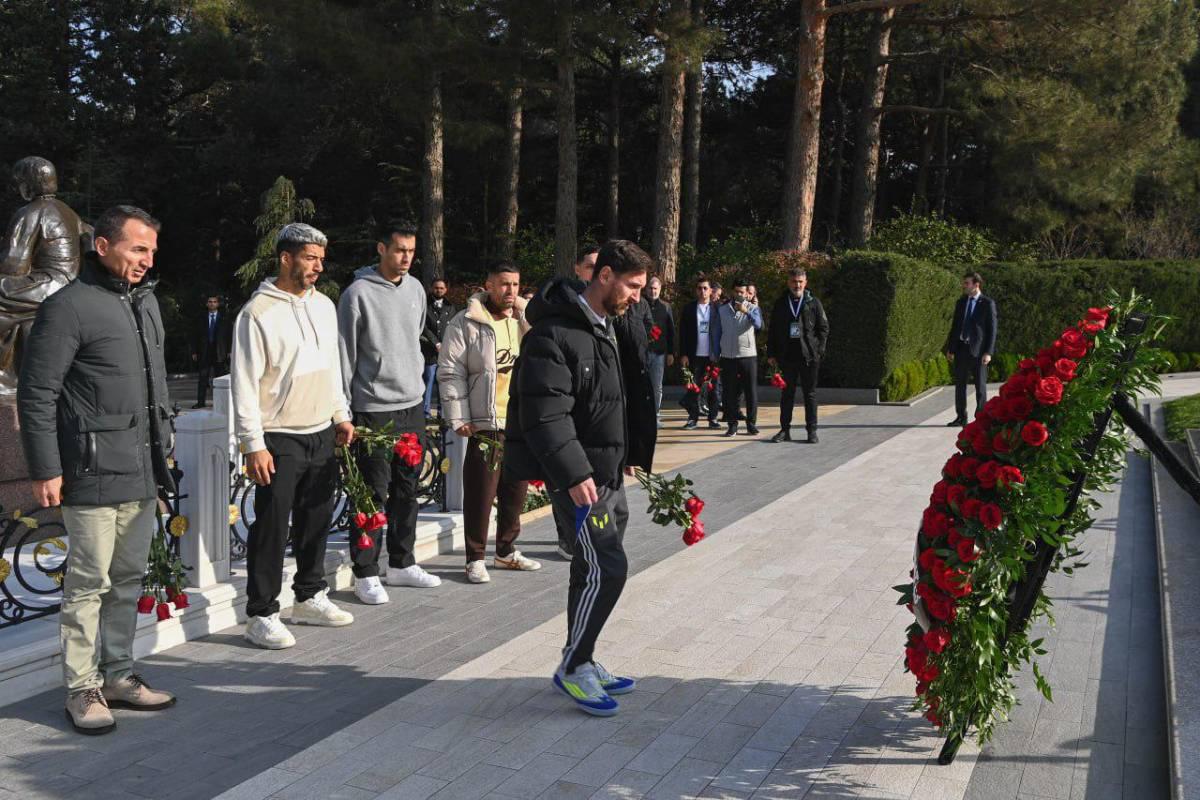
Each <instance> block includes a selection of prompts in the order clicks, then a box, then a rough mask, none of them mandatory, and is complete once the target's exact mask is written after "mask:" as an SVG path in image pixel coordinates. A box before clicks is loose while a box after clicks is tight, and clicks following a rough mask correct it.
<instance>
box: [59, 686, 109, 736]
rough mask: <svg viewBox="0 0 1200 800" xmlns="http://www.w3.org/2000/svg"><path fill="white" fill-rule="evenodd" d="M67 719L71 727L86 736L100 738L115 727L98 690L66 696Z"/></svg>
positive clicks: (83, 691)
mask: <svg viewBox="0 0 1200 800" xmlns="http://www.w3.org/2000/svg"><path fill="white" fill-rule="evenodd" d="M67 719H69V720H71V727H73V728H74V729H75V730H77V731H79V732H80V733H83V734H86V735H88V736H100V735H102V734H105V733H109V732H110V731H112V729H113V728H115V727H117V722H116V720H114V719H113V715H112V712H111V711H109V710H108V704H107V703H106V702H104V695H103V694H102V693H101V692H100V690H99V689H84V690H82V691H79V692H73V693H71V694H69V695H67Z"/></svg>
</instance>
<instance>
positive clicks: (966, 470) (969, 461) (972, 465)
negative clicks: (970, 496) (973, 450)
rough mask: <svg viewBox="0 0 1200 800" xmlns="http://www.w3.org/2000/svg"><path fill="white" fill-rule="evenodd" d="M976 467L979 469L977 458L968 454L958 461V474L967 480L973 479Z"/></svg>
mask: <svg viewBox="0 0 1200 800" xmlns="http://www.w3.org/2000/svg"><path fill="white" fill-rule="evenodd" d="M977 469H979V459H978V458H971V457H970V456H968V457H966V458H964V459H963V460H962V461H961V462H960V463H959V474H961V475H962V476H963V477H964V478H966V479H967V480H971V481H973V480H975V470H977Z"/></svg>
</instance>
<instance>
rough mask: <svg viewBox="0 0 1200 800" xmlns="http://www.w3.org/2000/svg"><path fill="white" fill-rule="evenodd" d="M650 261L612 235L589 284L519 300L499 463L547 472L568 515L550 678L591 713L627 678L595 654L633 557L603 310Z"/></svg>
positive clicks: (614, 368)
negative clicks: (563, 631) (565, 568)
mask: <svg viewBox="0 0 1200 800" xmlns="http://www.w3.org/2000/svg"><path fill="white" fill-rule="evenodd" d="M652 263H653V262H652V261H651V260H650V257H649V256H648V255H646V253H645V252H643V251H642V250H641V249H640V248H639V247H638V246H637V245H635V244H633V243H632V242H628V241H625V240H614V241H611V242H608V243H606V244H605V245H604V246H603V247H602V248H601V249H600V254H599V257H598V258H597V260H596V268H595V272H594V273H593V277H592V281H591V283H589V284H588V285H587V287H586V288H582V284H580V283H579V282H578V281H575V280H573V279H558V280H554V281H551V282H550V283H547V284H546V285H545V286H543V287H542V289H541V291H540V293H539V296H538V297H537V298H535V299H534V301H533V302H531V303H530V304H529V306H528V308H527V309H526V319H528V320H529V322H530V323H531V324H532V325H533V328H532V330H530V332H529V333H528V334H527V335H526V336H525V339H524V340H522V342H521V356H520V358H518V359H517V365H516V368H515V370H514V372H513V379H512V380H513V386H514V387H515V389H514V391H513V392H512V397H511V399H510V400H509V405H508V429H507V431H506V437H505V438H506V442H505V447H504V469H505V470H507V471H509V473H510V479H512V480H544V481H545V482H546V483H547V485H548V487H549V489H550V500H551V502H552V503H553V504H554V505H555V507H556V511H558V512H560V513H561V512H563V511H566V512H567V513H569V514H571V515H572V516H573V517H574V519H575V530H576V546H575V548H574V555H573V558H572V560H571V585H570V591H569V594H568V599H567V621H568V636H567V644H566V647H564V648H563V660H562V663H561V664H560V665H559V668H558V671H557V672H556V673H555V675H554V685H555V686H557V687H558V688H559V689H560V690H561V691H562V692H563V693H564V694H566V695H567V696H568V697H570V698H571V699H572V700H574V701H575V703H576V704H577V705H578V706H579V707H580V708H581V709H582V710H583V711H585V712H587V713H589V714H594V715H597V716H611V715H612V714H615V713H616V711H617V702H616V701H615V700H613V699H612V697H611V695H613V694H621V693H623V692H629V691H632V689H633V686H634V682H633V681H632V680H631V679H629V678H620V677H616V676H614V675H611V674H609V673H608V671H607V670H605V669H604V668H603V667H601V666H599V665H598V664H596V663H595V662H594V661H592V651H593V649H594V648H595V644H596V638H597V637H598V636H599V635H600V631H601V629H602V628H603V627H604V623H605V621H606V620H607V619H608V616H609V614H611V613H612V610H613V608H614V607H615V606H616V604H617V599H618V598H619V597H620V595H621V590H622V588H623V587H624V586H625V576H626V573H627V572H628V569H629V565H628V562H627V561H626V559H625V551H624V549H623V547H622V539H623V537H624V534H625V523H626V522H627V520H628V519H629V506H628V504H627V503H626V501H625V489H624V486H623V476H624V472H625V468H626V466H627V464H628V463H629V445H628V437H629V420H628V419H627V414H626V398H625V385H624V378H623V376H622V370H621V356H620V354H619V352H618V345H617V338H616V333H615V331H614V328H613V323H612V321H611V320H610V319H609V318H610V317H619V316H621V315H622V314H623V313H625V311H626V309H627V308H628V307H629V306H630V304H631V303H632V302H634V300H635V298H637V297H638V294H639V292H640V291H641V290H642V288H643V287H645V285H646V278H647V273H648V272H649V270H650V267H651V266H652Z"/></svg>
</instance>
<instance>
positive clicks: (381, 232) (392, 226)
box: [375, 219, 417, 244]
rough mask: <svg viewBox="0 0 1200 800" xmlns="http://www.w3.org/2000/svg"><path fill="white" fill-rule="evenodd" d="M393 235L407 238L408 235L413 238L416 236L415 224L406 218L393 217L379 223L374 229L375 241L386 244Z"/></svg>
mask: <svg viewBox="0 0 1200 800" xmlns="http://www.w3.org/2000/svg"><path fill="white" fill-rule="evenodd" d="M393 236H399V237H401V238H404V239H407V238H408V237H409V236H411V237H413V238H414V239H415V238H416V236H417V226H416V225H415V224H413V223H412V222H409V221H408V220H406V219H393V220H388V221H387V222H385V223H383V224H382V225H380V226H379V227H378V228H376V230H375V239H376V241H380V242H383V243H384V244H388V243H389V242H391V241H392V237H393Z"/></svg>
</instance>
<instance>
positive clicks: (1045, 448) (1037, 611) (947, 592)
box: [896, 296, 1161, 741]
mask: <svg viewBox="0 0 1200 800" xmlns="http://www.w3.org/2000/svg"><path fill="white" fill-rule="evenodd" d="M1113 299H1114V301H1116V300H1117V298H1116V297H1115V296H1114V298H1113ZM1113 305H1118V304H1117V303H1116V302H1114V304H1113ZM1145 305H1146V304H1145V303H1144V302H1143V301H1141V300H1140V299H1139V298H1138V297H1136V296H1133V297H1131V298H1129V300H1127V301H1124V302H1121V303H1120V304H1119V306H1118V307H1115V308H1114V307H1112V306H1109V307H1103V308H1101V307H1097V308H1091V309H1088V312H1087V315H1086V316H1085V317H1084V319H1082V320H1080V321H1079V322H1078V323H1077V324H1075V325H1072V326H1071V327H1069V328H1067V329H1066V330H1064V331H1063V332H1062V334H1061V335H1060V336H1059V337H1058V339H1057V340H1056V341H1055V342H1054V344H1053V345H1052V346H1050V347H1047V348H1043V349H1042V350H1041V351H1039V352H1038V353H1037V355H1036V356H1035V357H1032V358H1026V359H1022V360H1021V362H1020V364H1019V365H1018V369H1017V371H1016V372H1015V373H1014V374H1013V375H1012V376H1011V377H1010V378H1009V379H1008V380H1007V381H1006V382H1005V384H1004V386H1002V387H1001V389H1000V393H999V396H998V397H994V398H992V399H991V400H989V401H988V402H987V403H986V404H985V405H984V407H983V408H982V409H981V410H980V411H979V412H977V414H976V416H975V419H974V420H973V421H971V422H970V423H969V424H968V425H967V426H965V427H964V428H963V430H962V431H961V432H960V434H959V436H958V439H957V449H958V451H959V452H957V453H955V454H954V455H952V456H951V457H950V458H949V460H947V461H946V464H945V466H944V467H943V468H942V475H941V480H939V481H938V482H937V483H936V484H935V485H934V487H933V490H932V492H931V494H930V502H929V506H928V508H926V510H925V512H924V514H923V515H922V520H921V526H920V530H919V532H918V535H917V547H916V553H915V559H914V561H915V563H914V565H913V573H912V577H913V582H912V583H911V584H904V585H901V586H898V587H896V588H897V590H898V591H899V592H900V593H901V599H900V602H901V603H904V604H908V605H909V607H910V608H912V610H913V612H914V614H915V615H916V617H917V620H916V622H914V623H913V624H912V625H911V626H910V627H909V629H908V633H907V641H906V642H905V665H906V666H907V668H908V669H909V671H910V672H912V673H913V675H914V677H915V678H916V681H917V701H916V706H917V708H919V709H921V710H922V711H923V712H924V714H925V716H926V718H927V719H929V720H930V721H931V722H933V723H934V724H935V725H938V726H939V727H942V728H943V729H944V730H945V731H946V732H947V733H948V734H949V735H951V736H952V737H958V738H962V737H964V736H965V735H966V733H967V728H968V726H969V725H971V724H972V723H974V724H975V725H976V726H977V729H978V736H979V738H980V740H981V741H986V740H987V739H988V738H989V736H990V735H991V733H992V731H993V729H994V726H995V724H996V722H997V721H998V720H999V719H1003V718H1004V717H1005V716H1006V715H1007V713H1008V712H1009V711H1010V710H1011V709H1012V706H1013V704H1014V702H1015V694H1014V684H1013V676H1014V674H1015V673H1016V671H1017V669H1018V668H1019V666H1020V664H1021V663H1024V662H1029V661H1031V660H1032V659H1033V658H1034V656H1035V655H1040V654H1042V653H1044V651H1043V650H1042V649H1041V640H1036V641H1030V640H1029V639H1028V637H1027V635H1026V630H1024V629H1019V630H1017V629H1014V630H1010V629H1009V628H1010V626H1009V619H1008V616H1007V615H1008V602H1009V591H1010V589H1011V587H1013V586H1014V584H1017V583H1019V582H1021V581H1023V580H1024V579H1025V578H1026V577H1027V575H1026V568H1027V565H1028V564H1029V563H1030V559H1031V558H1032V557H1033V556H1032V553H1033V549H1034V546H1035V545H1036V544H1037V543H1038V542H1039V541H1041V542H1044V543H1045V544H1046V546H1049V547H1053V548H1058V550H1057V556H1056V558H1055V560H1054V562H1053V564H1052V568H1054V569H1061V570H1063V571H1064V572H1067V573H1070V572H1071V570H1072V569H1074V568H1075V567H1078V566H1082V564H1081V563H1077V562H1076V559H1077V558H1078V556H1080V555H1081V552H1080V551H1079V550H1078V549H1077V548H1075V547H1074V546H1073V545H1072V541H1073V539H1074V537H1075V536H1076V535H1078V534H1079V533H1080V532H1082V531H1083V530H1086V528H1087V527H1088V526H1089V525H1090V524H1091V517H1090V516H1089V511H1090V509H1091V508H1092V507H1093V504H1092V503H1091V502H1090V501H1087V500H1085V501H1083V502H1080V503H1079V504H1078V505H1077V506H1074V507H1071V506H1070V503H1069V496H1068V495H1069V491H1068V489H1069V484H1071V483H1072V482H1073V480H1074V477H1075V476H1077V475H1085V476H1086V479H1085V480H1084V483H1083V488H1084V490H1085V491H1087V492H1093V491H1097V490H1102V489H1103V488H1104V487H1107V486H1109V485H1111V483H1112V482H1113V481H1114V480H1115V479H1116V477H1117V476H1118V475H1119V473H1120V469H1121V468H1122V466H1123V464H1124V457H1125V450H1126V444H1125V441H1124V438H1123V436H1122V427H1121V425H1120V423H1119V422H1113V423H1111V424H1110V425H1109V427H1108V428H1106V429H1105V431H1104V432H1103V434H1102V436H1101V438H1100V442H1099V445H1098V447H1097V450H1096V455H1095V456H1094V457H1093V458H1092V459H1091V460H1090V461H1085V460H1084V456H1083V455H1082V453H1081V448H1080V447H1079V443H1080V442H1082V441H1083V440H1084V439H1086V438H1087V437H1088V436H1089V435H1090V434H1091V433H1092V432H1093V430H1094V426H1095V420H1096V419H1097V418H1098V417H1097V415H1098V414H1100V413H1101V412H1103V411H1104V410H1105V408H1106V407H1107V406H1108V405H1109V404H1110V403H1111V399H1112V396H1113V394H1114V392H1116V391H1122V392H1126V393H1134V392H1138V391H1141V390H1146V389H1154V388H1156V387H1157V385H1158V380H1157V376H1156V375H1155V367H1156V365H1157V361H1158V359H1159V357H1158V356H1157V355H1156V354H1155V353H1154V352H1153V351H1152V350H1150V349H1149V348H1146V347H1140V345H1143V344H1146V343H1148V342H1149V341H1152V340H1153V338H1154V337H1155V336H1156V335H1157V332H1158V330H1159V329H1160V328H1161V326H1158V325H1154V326H1147V327H1146V332H1144V333H1139V334H1136V335H1125V334H1124V333H1122V332H1121V326H1120V324H1119V323H1121V322H1122V321H1123V320H1125V319H1126V318H1127V317H1128V316H1129V315H1130V314H1131V313H1133V312H1134V311H1137V310H1139V309H1141V308H1142V307H1144V306H1145ZM1130 353H1132V357H1127V354H1130ZM1048 608H1049V600H1048V599H1047V598H1046V596H1045V594H1044V593H1042V594H1041V595H1040V596H1039V598H1038V600H1037V603H1036V605H1035V608H1034V615H1035V616H1040V615H1044V614H1046V613H1047V612H1048ZM1014 627H1015V626H1014ZM1034 675H1035V679H1036V681H1037V684H1038V687H1039V689H1040V690H1041V691H1042V692H1043V693H1044V694H1046V695H1047V697H1049V696H1050V686H1049V684H1048V683H1046V681H1045V679H1044V677H1043V676H1042V674H1041V673H1040V671H1039V670H1038V668H1037V665H1036V663H1035V664H1034Z"/></svg>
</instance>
